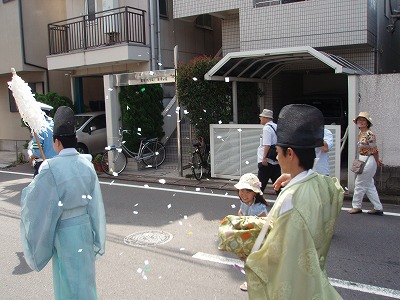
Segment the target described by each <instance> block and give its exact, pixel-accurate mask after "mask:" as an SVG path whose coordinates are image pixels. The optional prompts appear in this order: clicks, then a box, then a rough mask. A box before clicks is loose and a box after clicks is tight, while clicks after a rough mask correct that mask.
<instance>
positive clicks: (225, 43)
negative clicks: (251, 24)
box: [222, 16, 240, 55]
mask: <svg viewBox="0 0 400 300" xmlns="http://www.w3.org/2000/svg"><path fill="white" fill-rule="evenodd" d="M238 51H240V26H239V16H237V18H232V19H227V20H223V21H222V54H223V55H226V54H227V53H229V52H238Z"/></svg>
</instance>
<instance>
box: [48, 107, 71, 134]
mask: <svg viewBox="0 0 400 300" xmlns="http://www.w3.org/2000/svg"><path fill="white" fill-rule="evenodd" d="M53 135H54V136H72V135H75V120H74V112H73V110H72V109H71V108H69V107H67V106H60V107H59V108H58V109H57V111H56V113H55V114H54V129H53Z"/></svg>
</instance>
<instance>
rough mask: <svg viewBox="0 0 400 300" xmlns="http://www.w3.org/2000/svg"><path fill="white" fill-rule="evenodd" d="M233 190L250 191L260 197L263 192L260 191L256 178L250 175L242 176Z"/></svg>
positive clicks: (258, 181) (259, 184) (259, 183)
mask: <svg viewBox="0 0 400 300" xmlns="http://www.w3.org/2000/svg"><path fill="white" fill-rule="evenodd" d="M234 186H235V188H237V189H238V190H243V189H246V190H252V191H253V192H254V193H257V194H260V195H262V194H263V192H262V191H261V182H260V180H259V179H258V177H257V176H256V175H254V174H252V173H246V174H243V175H242V177H240V179H239V182H238V183H236V184H235V185H234Z"/></svg>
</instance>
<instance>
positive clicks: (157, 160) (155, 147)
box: [101, 129, 166, 176]
mask: <svg viewBox="0 0 400 300" xmlns="http://www.w3.org/2000/svg"><path fill="white" fill-rule="evenodd" d="M125 132H128V130H121V129H119V131H118V134H119V143H120V144H119V145H118V146H116V145H112V146H108V147H106V148H105V149H106V151H105V152H104V153H103V155H102V157H101V168H102V169H103V171H104V172H105V173H106V174H108V175H114V176H115V175H116V174H117V175H118V174H120V173H121V172H122V171H123V170H125V168H126V165H127V164H128V157H127V156H129V157H131V158H133V159H134V160H135V161H137V162H143V163H144V164H145V165H146V166H147V167H154V168H157V167H159V166H160V165H161V164H162V163H163V162H164V161H165V152H166V150H165V146H164V145H163V144H162V143H161V142H159V141H158V138H151V139H145V138H141V139H140V145H139V149H138V151H137V152H134V151H131V150H129V149H128V148H127V147H126V146H125V145H124V143H125V142H124V141H123V135H124V133H125Z"/></svg>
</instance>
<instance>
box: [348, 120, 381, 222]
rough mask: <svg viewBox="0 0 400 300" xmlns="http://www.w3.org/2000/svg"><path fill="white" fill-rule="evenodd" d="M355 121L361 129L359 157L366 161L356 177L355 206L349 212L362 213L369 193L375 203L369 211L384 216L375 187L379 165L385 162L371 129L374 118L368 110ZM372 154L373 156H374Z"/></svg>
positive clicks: (370, 199)
mask: <svg viewBox="0 0 400 300" xmlns="http://www.w3.org/2000/svg"><path fill="white" fill-rule="evenodd" d="M353 122H354V123H355V124H356V125H357V126H358V128H359V129H360V133H359V134H358V144H357V150H358V153H359V159H360V160H362V161H365V162H366V163H365V167H364V170H363V172H362V173H361V174H358V175H357V177H356V182H355V188H354V194H353V201H352V206H353V208H352V209H351V210H349V213H350V214H359V213H362V209H361V207H362V201H363V198H364V195H367V197H368V199H369V201H371V203H372V204H373V205H374V208H373V209H371V210H369V211H368V213H369V214H371V215H379V216H382V215H383V207H382V203H381V201H380V200H379V196H378V192H377V190H376V187H375V182H374V175H375V173H376V169H377V167H382V166H383V163H382V161H381V160H380V159H379V152H378V147H377V145H376V137H375V134H374V133H373V132H372V131H371V129H370V128H371V127H372V118H371V115H370V114H369V113H368V112H360V113H359V114H358V116H357V117H356V118H355V119H354V120H353ZM370 156H373V158H371V157H370Z"/></svg>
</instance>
